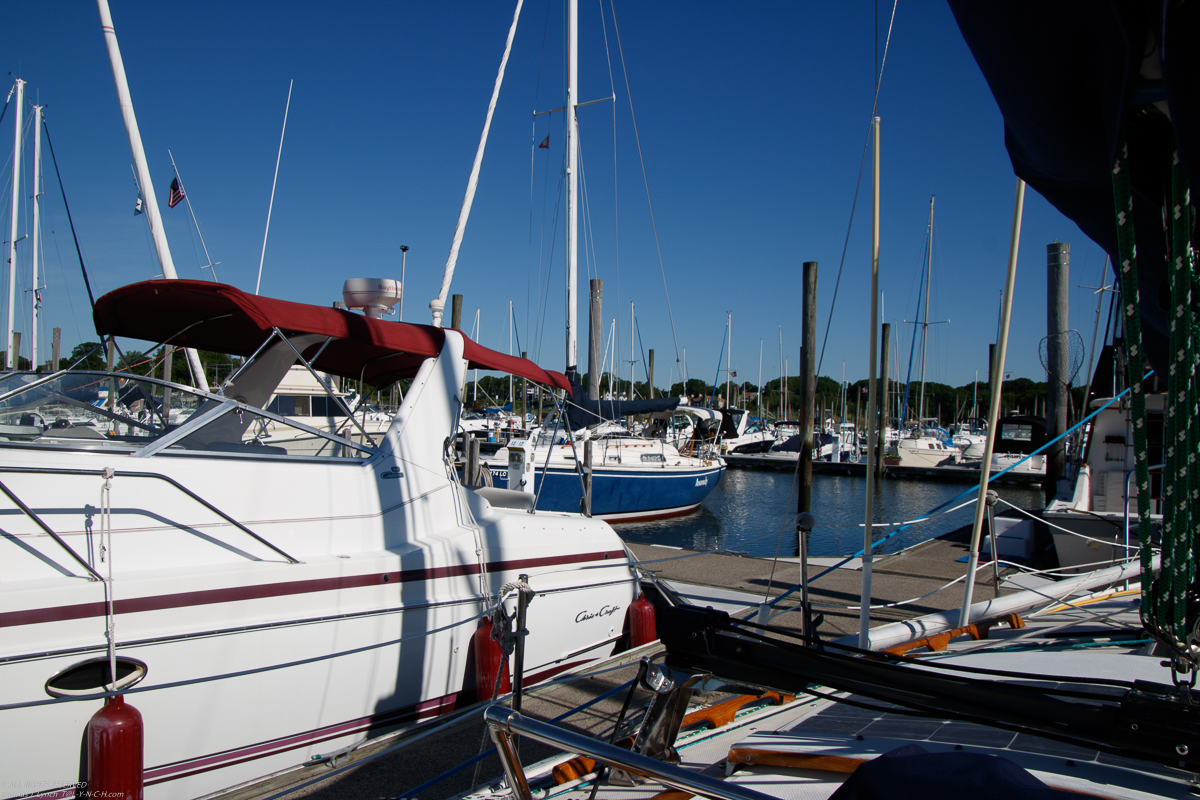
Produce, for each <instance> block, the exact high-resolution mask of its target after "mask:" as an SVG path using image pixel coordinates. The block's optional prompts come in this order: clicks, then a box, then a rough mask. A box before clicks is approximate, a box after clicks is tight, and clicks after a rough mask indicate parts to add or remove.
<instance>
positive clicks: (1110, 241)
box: [949, 0, 1200, 372]
mask: <svg viewBox="0 0 1200 800" xmlns="http://www.w3.org/2000/svg"><path fill="white" fill-rule="evenodd" d="M949 2H950V8H951V10H952V11H953V12H954V16H955V18H956V19H957V21H958V27H959V30H961V31H962V34H963V38H965V39H966V42H967V45H968V46H969V47H970V48H971V52H972V54H973V55H974V56H975V60H976V62H978V64H979V67H980V69H981V70H982V71H983V75H984V78H985V79H986V80H987V82H988V86H989V87H990V88H991V90H992V94H993V95H994V96H995V98H996V103H997V104H998V105H999V106H1000V112H1001V114H1003V116H1004V132H1005V145H1006V147H1007V148H1008V153H1009V157H1010V158H1011V159H1012V164H1013V170H1014V171H1015V172H1016V174H1017V175H1018V176H1019V177H1021V178H1023V179H1024V180H1025V182H1026V183H1028V184H1029V186H1030V187H1032V188H1033V189H1035V190H1036V191H1037V192H1038V193H1039V194H1041V195H1042V196H1043V197H1045V198H1046V199H1047V200H1048V201H1049V202H1050V203H1051V204H1052V205H1053V206H1054V207H1055V208H1057V209H1058V210H1059V211H1061V212H1062V213H1063V214H1065V215H1066V216H1067V217H1069V218H1070V219H1071V220H1073V221H1074V222H1075V224H1077V225H1078V226H1079V228H1080V230H1082V231H1083V232H1084V234H1086V235H1087V236H1088V237H1089V238H1091V239H1092V240H1093V241H1095V242H1096V243H1097V244H1099V245H1100V246H1101V247H1102V248H1104V250H1105V251H1106V252H1107V253H1108V254H1109V256H1110V257H1111V258H1112V260H1113V264H1114V265H1115V264H1117V263H1118V258H1117V229H1116V214H1115V211H1114V203H1113V190H1112V175H1111V170H1112V165H1113V160H1114V157H1115V155H1116V148H1117V141H1118V136H1119V134H1120V130H1121V127H1122V125H1124V127H1125V132H1126V137H1127V139H1128V142H1129V151H1130V161H1131V163H1130V170H1131V175H1132V182H1133V204H1134V206H1133V220H1134V226H1135V231H1136V234H1137V257H1138V277H1139V296H1140V299H1141V312H1142V335H1143V338H1144V344H1145V349H1146V354H1147V356H1148V357H1149V359H1150V363H1151V364H1152V365H1153V366H1154V368H1155V369H1156V370H1158V371H1160V372H1161V371H1162V370H1163V368H1164V367H1165V362H1166V350H1167V314H1166V306H1167V305H1168V301H1169V297H1170V293H1169V290H1168V285H1167V280H1166V259H1167V248H1166V239H1167V237H1166V236H1165V235H1164V232H1163V207H1164V205H1165V204H1166V203H1167V202H1168V201H1169V198H1170V167H1171V158H1172V154H1173V153H1174V151H1175V150H1176V149H1178V151H1179V154H1180V158H1181V160H1182V163H1183V165H1184V168H1185V169H1186V170H1187V172H1188V174H1189V175H1198V174H1200V93H1197V91H1196V87H1197V86H1200V48H1196V47H1195V45H1194V42H1193V40H1194V38H1195V35H1196V32H1197V31H1198V30H1200V25H1198V23H1200V5H1197V4H1195V3H1181V2H1167V3H1166V4H1165V5H1164V4H1163V3H1161V2H1155V1H1153V0H1152V1H1151V2H1130V1H1129V0H1124V1H1121V0H1112V1H1111V2H1096V1H1095V0H1089V1H1088V2H1045V0H1011V1H1010V2H1000V3H996V2H992V3H988V2H978V0H949Z"/></svg>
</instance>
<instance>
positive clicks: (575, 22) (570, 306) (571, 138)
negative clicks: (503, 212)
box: [567, 0, 579, 376]
mask: <svg viewBox="0 0 1200 800" xmlns="http://www.w3.org/2000/svg"><path fill="white" fill-rule="evenodd" d="M578 98H579V0H570V2H569V3H567V375H568V376H570V375H573V374H574V373H575V372H576V371H577V370H578V365H579V356H578V352H577V350H578V347H577V344H576V336H577V333H578V331H577V328H578V325H579V321H578V313H579V299H578V290H577V288H576V285H575V280H576V278H575V270H576V267H577V263H578V262H577V253H576V250H577V249H578V248H577V246H576V235H577V233H578V231H579V207H578V202H577V200H576V192H577V190H578V174H577V168H578V166H579V120H578V118H577V117H576V116H575V114H576V108H577V107H578V105H579V99H578Z"/></svg>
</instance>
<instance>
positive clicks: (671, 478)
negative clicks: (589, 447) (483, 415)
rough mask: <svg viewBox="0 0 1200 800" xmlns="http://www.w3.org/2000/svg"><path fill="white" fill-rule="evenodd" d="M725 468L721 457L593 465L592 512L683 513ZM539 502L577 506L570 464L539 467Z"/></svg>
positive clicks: (625, 516) (612, 515)
mask: <svg viewBox="0 0 1200 800" xmlns="http://www.w3.org/2000/svg"><path fill="white" fill-rule="evenodd" d="M724 474H725V466H724V464H723V463H721V462H713V463H712V465H710V466H704V467H695V468H688V469H686V470H671V469H670V468H659V469H629V468H626V469H621V468H619V467H599V466H598V467H596V468H595V471H594V472H593V473H592V516H595V517H600V518H602V519H607V520H620V521H624V522H633V521H637V520H642V521H645V520H651V519H662V518H665V517H672V516H678V515H681V514H687V513H689V512H691V511H693V510H694V509H696V508H697V507H698V506H699V505H700V503H701V502H702V501H703V500H704V498H705V497H707V496H708V494H709V492H711V491H712V490H713V488H714V487H715V486H716V485H717V484H718V483H720V481H721V478H722V476H724ZM535 485H536V486H537V488H538V489H540V491H541V495H540V496H539V497H538V508H539V509H544V510H547V511H579V504H580V498H581V497H582V485H581V483H580V479H579V475H578V473H576V472H575V471H574V470H568V469H554V468H553V467H551V468H550V469H549V470H548V471H539V472H538V477H537V482H536V484H535Z"/></svg>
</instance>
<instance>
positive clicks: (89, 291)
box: [42, 117, 96, 311]
mask: <svg viewBox="0 0 1200 800" xmlns="http://www.w3.org/2000/svg"><path fill="white" fill-rule="evenodd" d="M42 129H43V130H44V131H45V132H46V145H47V147H48V149H49V150H50V161H51V162H53V164H54V175H55V177H57V178H58V190H59V192H61V193H62V199H63V207H64V208H65V209H66V210H67V222H68V223H69V224H70V226H71V238H72V239H73V240H74V241H75V253H76V255H78V256H79V269H80V271H81V272H82V273H83V285H84V286H86V287H87V294H88V302H89V303H90V304H91V306H92V310H93V311H95V310H96V297H95V295H93V294H92V283H91V281H89V280H88V274H87V265H85V264H84V263H83V251H81V250H80V249H79V235H78V234H77V233H76V232H75V220H74V219H72V217H71V206H70V205H69V204H68V203H67V190H66V189H65V188H63V180H62V173H61V172H59V170H58V159H57V158H55V157H54V143H53V142H52V141H50V127H49V125H47V124H46V118H45V117H42Z"/></svg>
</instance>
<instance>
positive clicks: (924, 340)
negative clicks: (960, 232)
mask: <svg viewBox="0 0 1200 800" xmlns="http://www.w3.org/2000/svg"><path fill="white" fill-rule="evenodd" d="M936 199H937V197H936V195H935V196H933V197H930V198H929V234H928V238H929V251H928V252H927V253H926V254H925V321H924V322H922V323H921V326H922V327H921V403H920V411H918V412H917V423H918V424H920V422H921V420H922V419H924V418H925V352H926V348H927V347H928V346H929V284H930V283H932V279H933V201H934V200H936Z"/></svg>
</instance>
